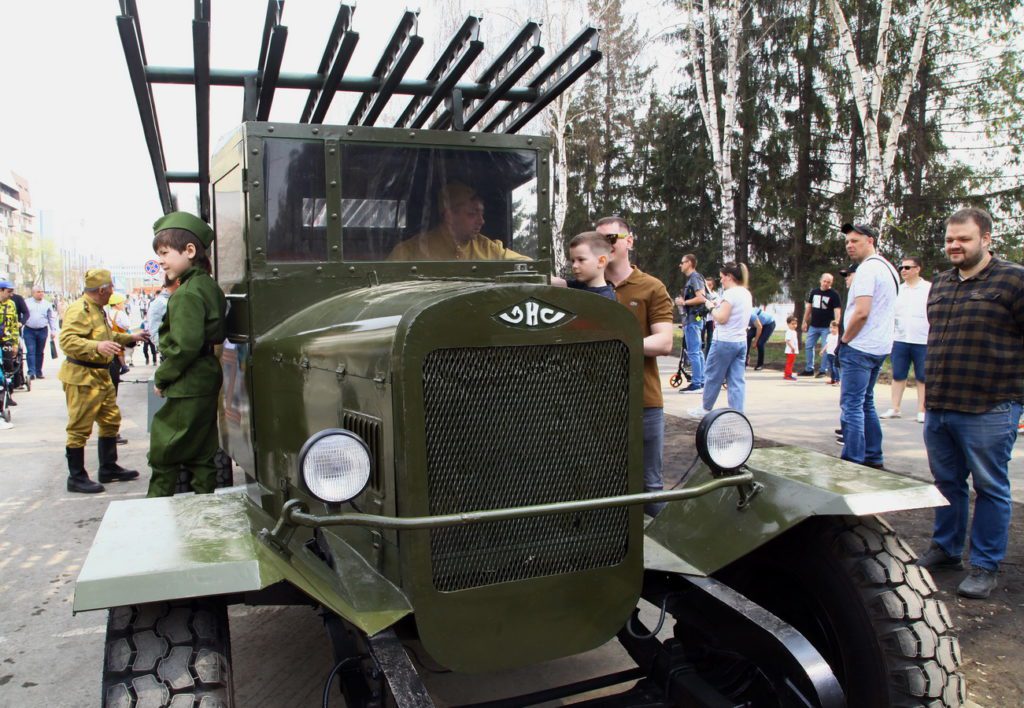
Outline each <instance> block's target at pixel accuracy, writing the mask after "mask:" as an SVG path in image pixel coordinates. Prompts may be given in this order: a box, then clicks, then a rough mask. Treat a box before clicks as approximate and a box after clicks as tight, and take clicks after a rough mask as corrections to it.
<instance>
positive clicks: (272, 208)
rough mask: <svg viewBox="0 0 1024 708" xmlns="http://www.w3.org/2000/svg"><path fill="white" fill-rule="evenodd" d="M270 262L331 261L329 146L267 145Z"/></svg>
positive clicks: (293, 142) (304, 142)
mask: <svg viewBox="0 0 1024 708" xmlns="http://www.w3.org/2000/svg"><path fill="white" fill-rule="evenodd" d="M263 155H264V184H265V185H266V194H267V213H266V218H267V260H268V261H272V262H274V261H277V262H282V261H299V262H303V261H304V262H318V261H326V260H327V220H326V211H327V200H326V196H327V192H326V189H327V186H326V183H325V177H324V146H323V143H322V142H319V141H310V140H290V139H275V140H267V141H266V142H265V143H264V150H263Z"/></svg>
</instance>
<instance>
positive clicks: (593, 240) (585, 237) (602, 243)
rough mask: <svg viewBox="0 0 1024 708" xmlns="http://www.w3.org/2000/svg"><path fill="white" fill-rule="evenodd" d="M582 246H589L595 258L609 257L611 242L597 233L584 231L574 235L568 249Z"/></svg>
mask: <svg viewBox="0 0 1024 708" xmlns="http://www.w3.org/2000/svg"><path fill="white" fill-rule="evenodd" d="M584 245H586V246H590V250H591V251H592V252H593V253H594V255H595V256H609V255H611V252H612V240H611V239H610V238H609V237H607V236H605V235H604V234H602V233H598V232H597V231H584V232H583V233H581V234H576V235H575V236H573V237H572V241H570V242H569V248H576V246H584Z"/></svg>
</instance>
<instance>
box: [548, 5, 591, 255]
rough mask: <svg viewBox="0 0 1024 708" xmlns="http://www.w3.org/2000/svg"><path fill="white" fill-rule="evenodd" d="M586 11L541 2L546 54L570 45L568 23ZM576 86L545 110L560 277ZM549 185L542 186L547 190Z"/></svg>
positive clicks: (567, 207)
mask: <svg viewBox="0 0 1024 708" xmlns="http://www.w3.org/2000/svg"><path fill="white" fill-rule="evenodd" d="M584 10H585V8H584V7H583V4H582V2H579V1H578V0H544V2H543V4H542V6H541V7H540V8H539V16H540V17H541V19H542V21H543V23H544V24H543V26H544V35H543V38H544V43H545V51H546V52H547V53H548V54H549V55H553V54H554V53H555V52H556V51H558V50H560V49H561V48H562V47H564V46H565V45H566V44H568V42H569V39H570V37H569V28H568V20H570V19H575V18H580V17H585V16H586V13H585V11H584ZM579 86H582V82H577V83H576V84H573V85H572V86H571V87H569V88H568V89H567V90H566V91H565V92H564V93H562V94H561V95H560V96H559V97H558V98H556V99H555V100H554V101H552V102H551V103H550V104H549V105H548V107H547V109H545V111H544V113H543V116H544V124H545V126H546V127H547V130H548V134H549V135H550V136H551V138H552V140H553V141H554V144H555V165H554V168H555V170H554V171H555V174H554V178H555V179H554V185H552V186H553V187H554V188H553V189H552V190H551V192H550V194H551V205H552V208H551V235H552V241H553V244H552V250H553V253H552V254H551V255H552V260H553V262H554V269H555V273H562V272H563V271H564V270H565V267H566V263H567V260H566V253H565V251H566V244H567V243H568V239H567V238H566V236H565V233H564V230H565V217H566V214H567V213H568V211H569V198H568V194H567V193H566V190H568V188H569V155H568V147H569V146H568V133H569V130H570V128H571V126H572V123H573V122H574V121H575V120H576V119H577V118H579V117H580V114H578V113H576V112H573V111H572V104H573V102H574V99H575V97H576V95H577V94H578V93H579V88H578V87H579ZM547 187H548V185H541V188H542V189H544V188H547Z"/></svg>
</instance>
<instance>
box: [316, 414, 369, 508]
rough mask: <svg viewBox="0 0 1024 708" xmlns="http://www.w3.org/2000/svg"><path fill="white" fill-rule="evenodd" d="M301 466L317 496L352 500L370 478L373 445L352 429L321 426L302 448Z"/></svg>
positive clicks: (332, 501) (328, 499)
mask: <svg viewBox="0 0 1024 708" xmlns="http://www.w3.org/2000/svg"><path fill="white" fill-rule="evenodd" d="M299 469H300V470H302V480H303V481H304V482H305V483H306V489H308V490H309V493H310V494H312V495H313V496H315V497H316V498H317V499H320V500H321V501H325V502H329V503H333V504H336V503H338V502H343V501H348V500H349V499H352V498H353V497H356V496H358V495H359V493H360V492H362V491H363V489H365V488H366V485H367V483H368V482H369V481H370V449H369V448H368V447H367V445H366V443H365V442H363V441H362V439H361V438H360V437H359V436H358V435H356V434H355V433H352V432H350V431H348V430H341V429H340V428H330V429H328V430H321V431H320V432H319V433H317V434H316V435H314V436H313V437H311V438H310V439H309V440H307V441H306V444H305V445H303V446H302V450H300V451H299Z"/></svg>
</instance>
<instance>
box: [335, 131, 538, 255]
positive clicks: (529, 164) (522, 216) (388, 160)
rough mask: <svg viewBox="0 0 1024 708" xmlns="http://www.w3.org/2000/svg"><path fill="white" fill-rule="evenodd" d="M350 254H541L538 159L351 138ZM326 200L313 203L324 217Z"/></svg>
mask: <svg viewBox="0 0 1024 708" xmlns="http://www.w3.org/2000/svg"><path fill="white" fill-rule="evenodd" d="M341 195H342V197H341V205H340V212H339V214H340V217H341V227H342V250H343V258H344V259H345V260H357V261H382V260H392V261H396V260H397V261H457V260H497V259H534V258H536V257H537V248H538V239H537V228H536V226H537V223H536V222H537V157H536V153H535V152H533V151H530V150H459V149H447V148H437V147H424V148H409V147H395V146H379V145H362V144H347V145H343V146H342V149H341ZM325 207H326V204H321V205H318V207H317V208H316V209H315V211H316V212H317V219H318V220H319V219H323V216H324V215H323V212H324V211H325Z"/></svg>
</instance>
